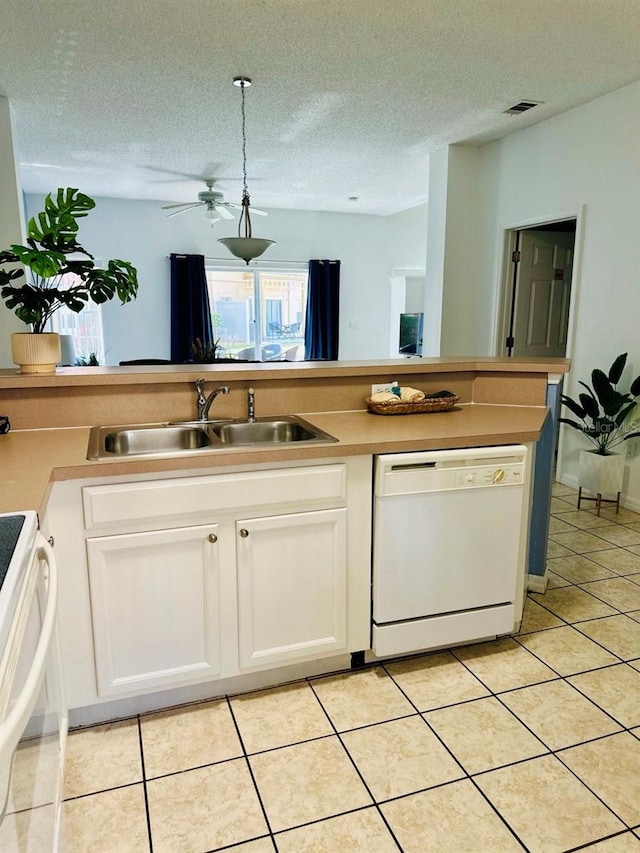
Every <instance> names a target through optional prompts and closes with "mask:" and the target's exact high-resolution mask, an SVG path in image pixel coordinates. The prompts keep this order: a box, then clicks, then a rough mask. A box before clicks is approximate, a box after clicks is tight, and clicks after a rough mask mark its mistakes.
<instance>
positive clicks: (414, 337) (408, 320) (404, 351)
mask: <svg viewBox="0 0 640 853" xmlns="http://www.w3.org/2000/svg"><path fill="white" fill-rule="evenodd" d="M423 326H424V314H422V313H420V314H401V315H400V341H399V345H398V352H399V354H400V355H422V329H423Z"/></svg>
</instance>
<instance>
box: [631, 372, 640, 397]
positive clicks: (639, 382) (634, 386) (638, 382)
mask: <svg viewBox="0 0 640 853" xmlns="http://www.w3.org/2000/svg"><path fill="white" fill-rule="evenodd" d="M629 391H630V392H631V394H632V395H633V396H634V397H640V376H636V378H635V379H634V380H633V382H632V383H631V387H630V388H629Z"/></svg>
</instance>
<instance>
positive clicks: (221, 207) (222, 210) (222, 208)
mask: <svg viewBox="0 0 640 853" xmlns="http://www.w3.org/2000/svg"><path fill="white" fill-rule="evenodd" d="M215 208H216V210H217V211H218V213H219V214H220V216H221V217H222V218H223V219H233V218H234V216H233V213H231V211H230V210H227V206H226V205H225V204H216V206H215Z"/></svg>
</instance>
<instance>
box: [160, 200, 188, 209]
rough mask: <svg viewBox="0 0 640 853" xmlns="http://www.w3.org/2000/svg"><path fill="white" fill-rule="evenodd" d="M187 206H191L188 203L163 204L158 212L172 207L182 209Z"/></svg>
mask: <svg viewBox="0 0 640 853" xmlns="http://www.w3.org/2000/svg"><path fill="white" fill-rule="evenodd" d="M187 204H192V202H190V201H180V202H178V204H163V205H162V207H161V208H160V210H169V209H170V208H172V207H184V206H185V205H187Z"/></svg>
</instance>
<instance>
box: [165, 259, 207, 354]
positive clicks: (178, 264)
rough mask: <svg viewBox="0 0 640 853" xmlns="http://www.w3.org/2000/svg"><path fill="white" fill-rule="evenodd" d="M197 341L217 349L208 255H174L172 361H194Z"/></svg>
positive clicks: (172, 266)
mask: <svg viewBox="0 0 640 853" xmlns="http://www.w3.org/2000/svg"><path fill="white" fill-rule="evenodd" d="M196 338H200V340H201V341H202V346H203V347H205V348H206V347H211V346H213V325H212V323H211V306H210V305H209V290H208V288H207V277H206V274H205V271H204V255H171V361H177V362H181V361H193V351H192V349H191V342H192V341H195V339H196Z"/></svg>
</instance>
